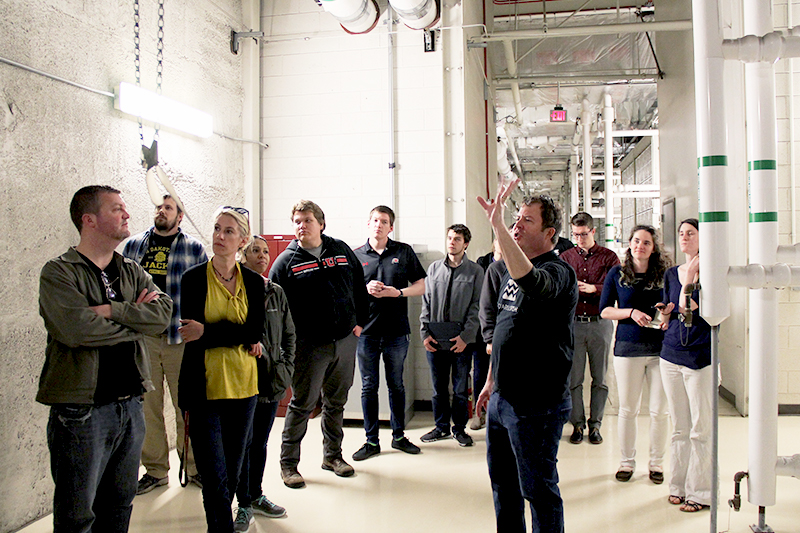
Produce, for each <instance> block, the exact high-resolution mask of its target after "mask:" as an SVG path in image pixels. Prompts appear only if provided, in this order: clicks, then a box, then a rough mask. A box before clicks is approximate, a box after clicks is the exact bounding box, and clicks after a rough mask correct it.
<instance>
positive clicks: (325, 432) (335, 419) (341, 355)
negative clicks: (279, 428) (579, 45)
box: [281, 333, 358, 468]
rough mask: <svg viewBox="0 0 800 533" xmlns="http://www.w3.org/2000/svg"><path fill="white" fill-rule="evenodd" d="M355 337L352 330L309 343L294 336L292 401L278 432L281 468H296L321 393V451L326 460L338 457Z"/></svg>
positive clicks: (356, 342) (351, 377)
mask: <svg viewBox="0 0 800 533" xmlns="http://www.w3.org/2000/svg"><path fill="white" fill-rule="evenodd" d="M357 345H358V337H356V336H355V335H353V334H352V333H351V334H350V335H348V336H347V337H345V338H344V339H340V340H338V341H336V342H334V343H331V344H325V345H323V346H310V345H309V344H308V343H306V342H303V340H301V339H298V340H297V347H296V349H295V359H294V376H293V377H292V401H291V402H289V409H288V410H287V412H286V420H285V421H284V423H283V434H282V435H281V468H296V467H297V464H298V463H299V462H300V443H301V442H302V440H303V437H305V435H306V430H307V429H308V419H309V417H310V416H311V412H312V411H313V410H314V407H316V405H317V400H319V399H320V397H322V453H323V457H324V458H325V459H327V460H329V461H332V460H334V459H340V458H341V457H342V439H344V430H343V429H342V428H343V425H344V404H345V403H347V393H348V391H349V390H350V387H351V386H352V385H353V374H354V372H355V367H356V346H357Z"/></svg>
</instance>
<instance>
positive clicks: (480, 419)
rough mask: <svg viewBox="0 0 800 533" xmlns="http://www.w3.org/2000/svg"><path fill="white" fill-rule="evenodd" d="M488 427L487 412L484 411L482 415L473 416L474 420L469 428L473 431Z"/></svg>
mask: <svg viewBox="0 0 800 533" xmlns="http://www.w3.org/2000/svg"><path fill="white" fill-rule="evenodd" d="M485 427H486V413H482V414H481V416H476V417H473V418H472V420H470V422H469V429H471V430H472V431H478V430H479V429H483V428H485Z"/></svg>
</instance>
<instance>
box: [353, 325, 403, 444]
mask: <svg viewBox="0 0 800 533" xmlns="http://www.w3.org/2000/svg"><path fill="white" fill-rule="evenodd" d="M381 354H383V366H384V369H385V371H386V386H387V387H388V388H389V409H390V412H391V423H392V435H393V436H394V438H396V439H399V438H401V437H402V436H403V433H404V430H405V427H406V389H405V387H404V386H403V365H404V363H405V361H406V355H407V354H408V335H402V336H400V337H376V336H371V335H361V337H359V339H358V369H359V371H360V372H361V409H362V410H363V411H364V429H365V430H366V432H367V442H370V443H372V444H378V388H379V387H380V363H381Z"/></svg>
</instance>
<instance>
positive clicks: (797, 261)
mask: <svg viewBox="0 0 800 533" xmlns="http://www.w3.org/2000/svg"><path fill="white" fill-rule="evenodd" d="M776 260H777V262H778V263H788V264H790V265H800V244H791V245H788V246H778V253H777V255H776Z"/></svg>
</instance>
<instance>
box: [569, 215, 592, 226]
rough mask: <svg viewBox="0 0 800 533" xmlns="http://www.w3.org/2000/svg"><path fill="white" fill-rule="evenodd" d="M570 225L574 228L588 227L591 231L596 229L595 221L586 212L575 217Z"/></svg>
mask: <svg viewBox="0 0 800 533" xmlns="http://www.w3.org/2000/svg"><path fill="white" fill-rule="evenodd" d="M569 223H570V224H572V225H573V226H586V227H587V228H589V229H594V219H593V218H592V215H590V214H589V213H587V212H585V211H581V212H580V213H576V214H575V215H573V217H572V219H570V221H569Z"/></svg>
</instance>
